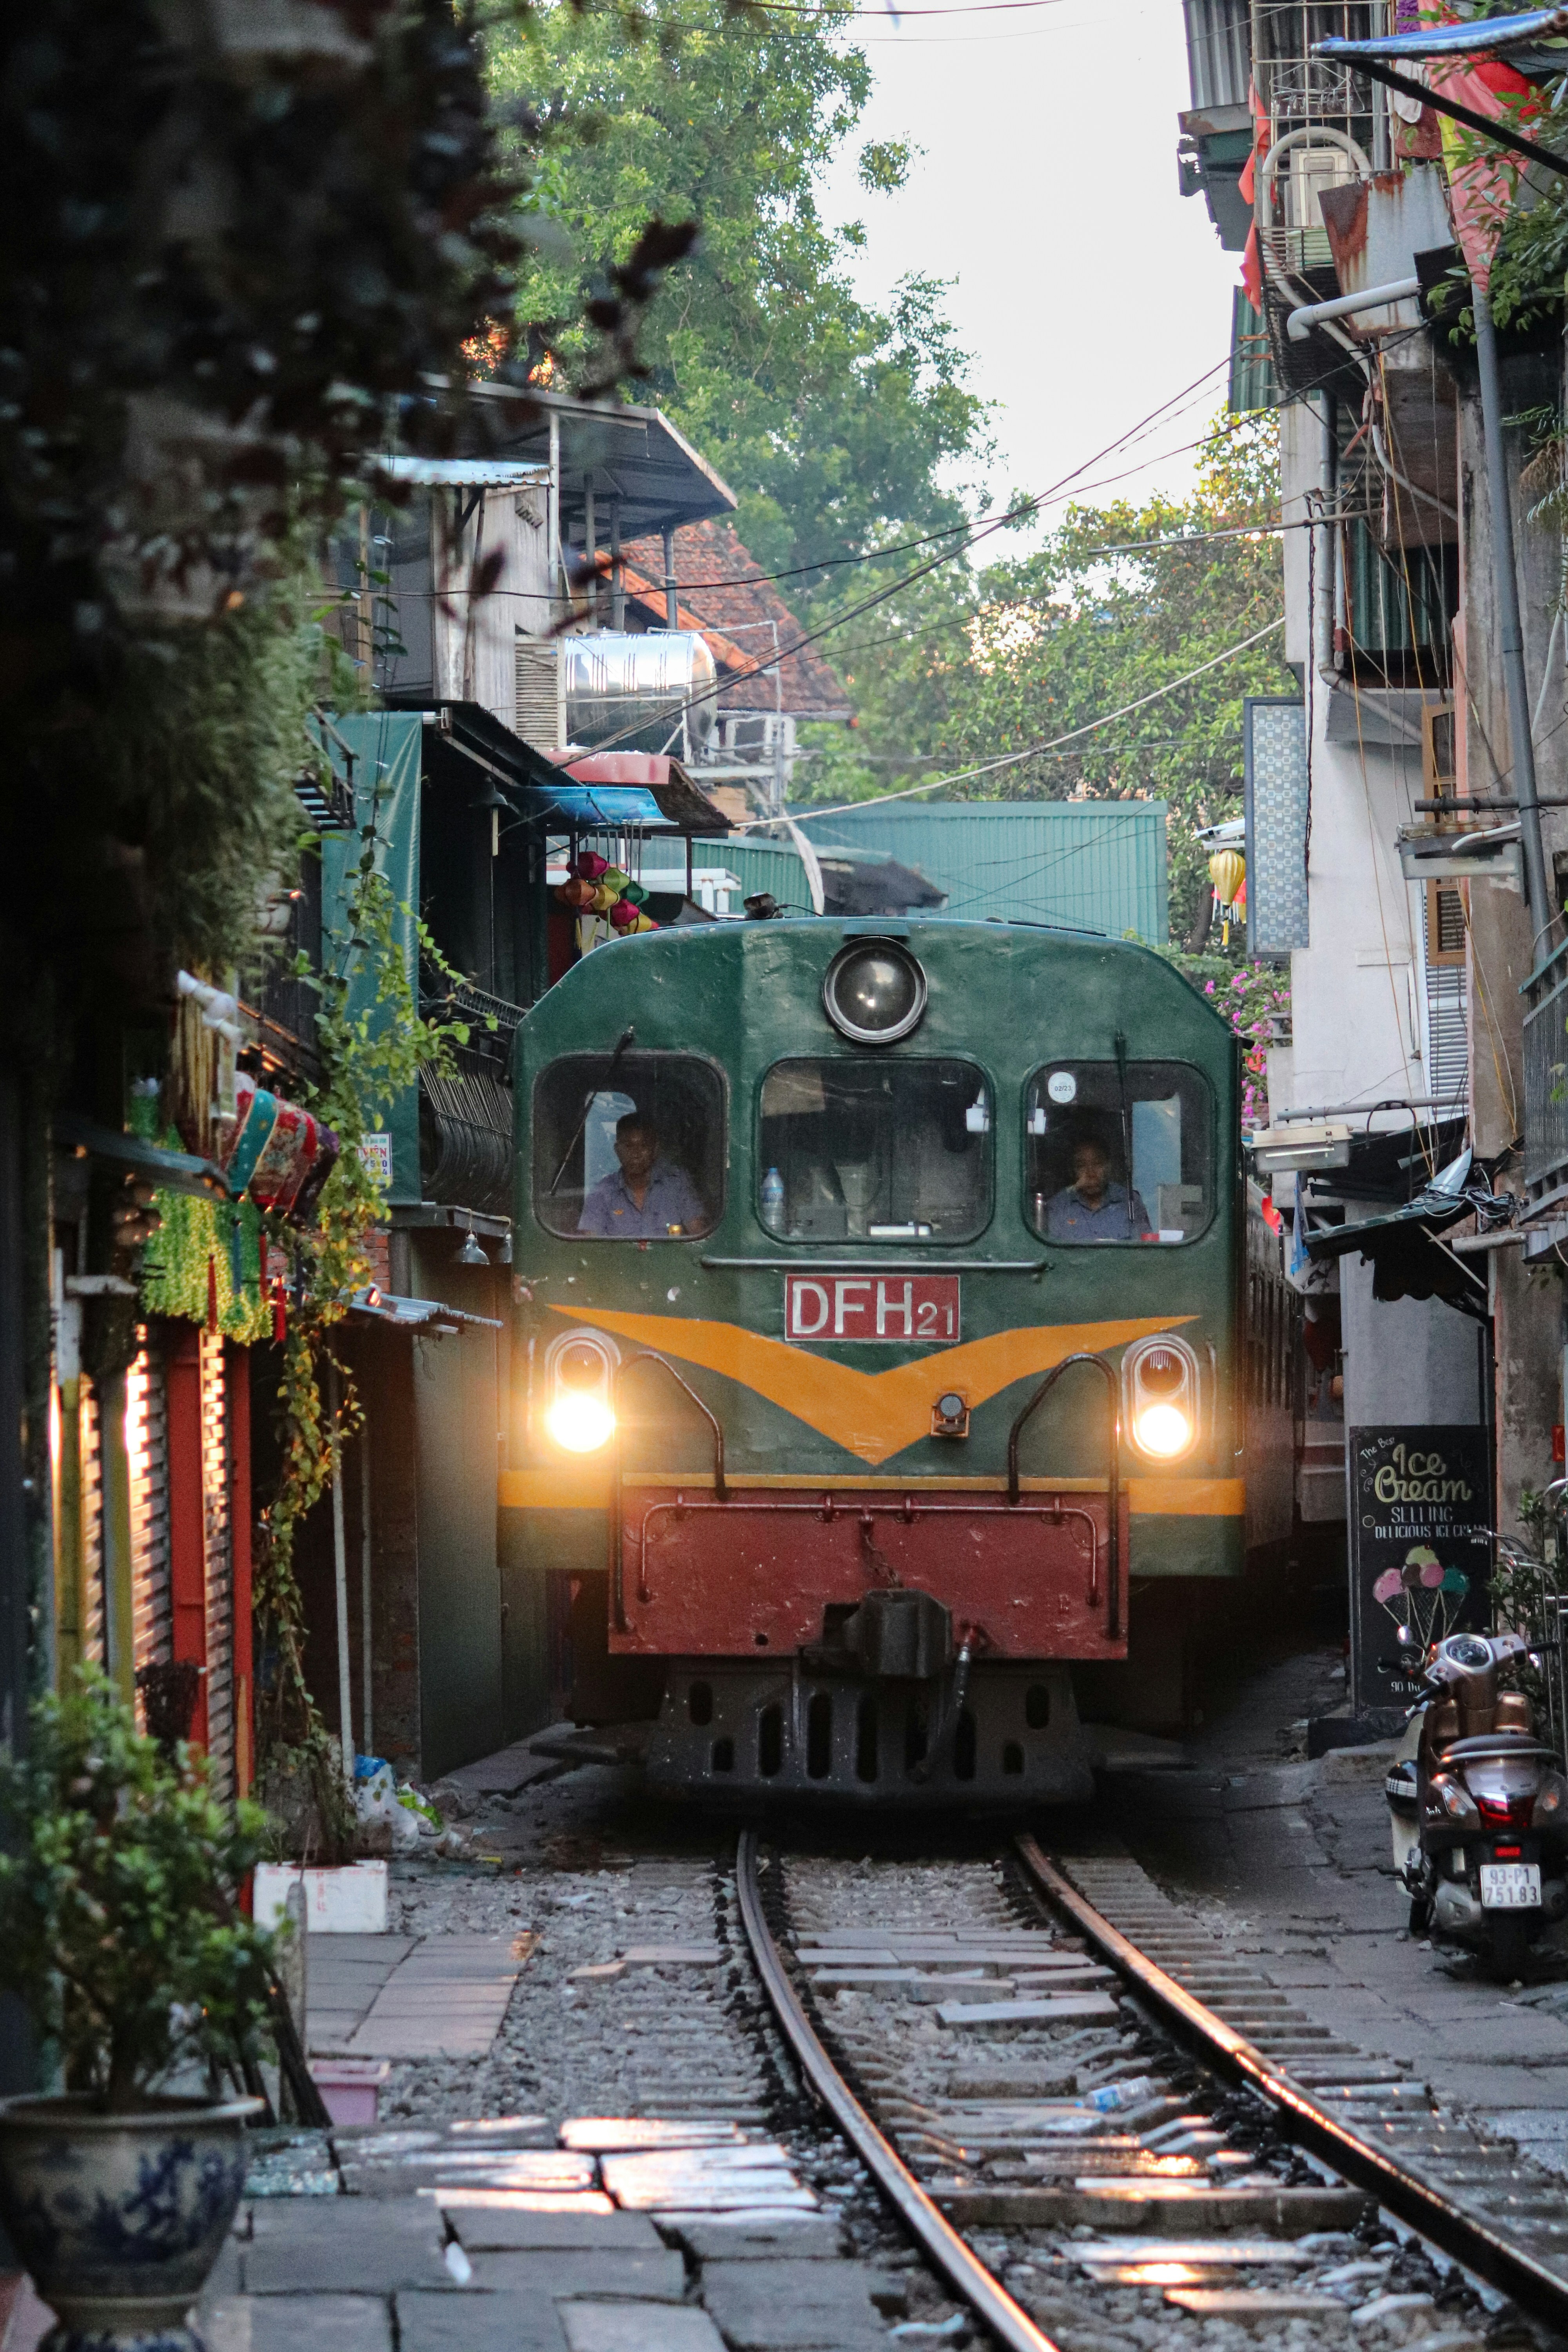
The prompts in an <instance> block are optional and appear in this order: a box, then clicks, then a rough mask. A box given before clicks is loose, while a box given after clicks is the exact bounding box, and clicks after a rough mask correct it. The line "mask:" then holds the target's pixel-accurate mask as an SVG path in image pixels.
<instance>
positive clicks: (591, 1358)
mask: <svg viewBox="0 0 1568 2352" xmlns="http://www.w3.org/2000/svg"><path fill="white" fill-rule="evenodd" d="M552 1370H553V1371H554V1374H555V1377H556V1380H557V1381H559V1382H560V1384H561V1386H562V1387H563V1389H595V1388H598V1387H600V1386H602V1384H603V1382H604V1379H605V1371H606V1370H607V1360H606V1359H605V1353H604V1350H603V1349H600V1348H595V1346H594V1345H593V1343H592V1342H591V1341H590V1340H587V1339H572V1340H569V1341H568V1342H567V1344H566V1346H565V1347H564V1348H563V1349H562V1350H561V1352H560V1354H559V1355H558V1356H557V1357H556V1359H555V1362H554V1365H553V1366H552Z"/></svg>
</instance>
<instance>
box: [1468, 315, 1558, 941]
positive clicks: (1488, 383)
mask: <svg viewBox="0 0 1568 2352" xmlns="http://www.w3.org/2000/svg"><path fill="white" fill-rule="evenodd" d="M1471 302H1472V307H1473V309H1474V312H1475V320H1476V359H1477V361H1478V362H1479V370H1480V384H1481V431H1482V434H1483V436H1484V437H1485V440H1486V459H1487V503H1488V505H1489V507H1490V509H1491V523H1492V571H1493V573H1494V575H1495V577H1496V582H1497V591H1496V593H1497V607H1498V634H1499V635H1500V638H1501V640H1502V674H1503V685H1504V688H1505V689H1506V692H1507V695H1508V730H1509V739H1510V742H1511V744H1512V746H1513V787H1514V794H1515V797H1516V799H1517V800H1518V803H1519V833H1520V842H1521V846H1522V848H1523V851H1524V881H1525V887H1526V889H1527V890H1528V891H1529V893H1530V908H1531V915H1532V917H1533V919H1534V923H1535V941H1536V943H1539V941H1540V940H1541V938H1542V934H1543V933H1544V932H1546V931H1548V930H1550V929H1551V928H1552V922H1553V920H1554V915H1553V910H1552V892H1551V888H1550V887H1549V883H1548V878H1547V872H1546V850H1545V846H1544V845H1543V843H1542V838H1541V803H1540V801H1539V799H1538V798H1537V796H1536V789H1535V745H1534V742H1533V740H1532V739H1531V725H1530V694H1529V689H1528V688H1527V686H1526V683H1525V676H1524V633H1523V630H1522V628H1521V624H1520V614H1519V574H1518V572H1517V570H1516V568H1515V563H1514V546H1513V509H1512V507H1511V506H1510V502H1509V490H1508V467H1507V465H1506V463H1505V461H1504V456H1503V446H1502V390H1501V386H1500V383H1499V379H1498V359H1497V334H1496V331H1495V330H1494V328H1493V326H1492V306H1491V300H1490V298H1489V295H1488V294H1487V293H1485V292H1484V291H1483V289H1481V288H1480V287H1479V286H1472V288H1471ZM1534 961H1535V956H1534V948H1533V946H1532V948H1531V962H1532V963H1533V962H1534Z"/></svg>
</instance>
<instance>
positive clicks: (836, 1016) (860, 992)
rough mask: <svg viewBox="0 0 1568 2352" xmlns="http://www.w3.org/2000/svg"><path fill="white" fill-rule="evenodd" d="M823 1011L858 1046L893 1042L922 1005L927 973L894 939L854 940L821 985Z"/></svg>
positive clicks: (904, 1033)
mask: <svg viewBox="0 0 1568 2352" xmlns="http://www.w3.org/2000/svg"><path fill="white" fill-rule="evenodd" d="M822 1003H823V1009H824V1011H825V1012H826V1014H827V1017H828V1019H829V1020H830V1021H831V1022H832V1024H833V1025H834V1027H835V1028H836V1029H837V1031H838V1033H839V1034H840V1036H843V1037H847V1038H849V1039H851V1040H852V1042H853V1043H854V1044H855V1045H895V1044H896V1043H897V1042H898V1040H899V1039H900V1037H907V1036H908V1035H909V1034H910V1030H911V1029H913V1028H915V1027H916V1026H917V1025H918V1024H919V1021H920V1017H921V1013H923V1012H924V1011H925V1009H926V976H925V973H924V972H923V971H921V967H920V965H919V964H918V963H917V962H916V961H915V959H914V957H913V956H912V955H910V951H909V950H908V949H907V948H903V947H900V945H899V943H898V941H897V940H851V941H850V943H849V945H848V946H847V947H844V948H840V949H839V950H838V953H837V955H836V956H835V957H834V959H833V961H832V962H831V963H830V964H829V965H828V967H827V972H826V978H825V979H824V981H823V983H822Z"/></svg>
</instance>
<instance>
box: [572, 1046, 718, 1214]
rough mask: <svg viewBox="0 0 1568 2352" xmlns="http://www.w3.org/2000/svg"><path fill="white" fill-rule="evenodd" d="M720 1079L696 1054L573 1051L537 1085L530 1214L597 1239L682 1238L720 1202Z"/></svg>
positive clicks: (715, 1212)
mask: <svg viewBox="0 0 1568 2352" xmlns="http://www.w3.org/2000/svg"><path fill="white" fill-rule="evenodd" d="M724 1161H725V1136H724V1082H723V1080H722V1078H721V1076H720V1074H719V1072H718V1071H717V1070H716V1069H715V1068H714V1066H713V1065H712V1063H711V1062H705V1061H703V1060H702V1059H700V1056H699V1055H695V1054H636V1053H627V1054H622V1055H614V1054H568V1055H564V1056H563V1058H562V1059H561V1060H560V1061H558V1062H552V1064H551V1065H550V1067H549V1068H548V1069H547V1070H543V1071H542V1072H541V1073H540V1076H539V1078H538V1081H537V1083H536V1084H535V1087H534V1089H533V1213H534V1215H535V1216H536V1217H537V1218H538V1219H539V1222H540V1223H541V1224H542V1226H543V1227H544V1228H545V1230H546V1232H547V1233H552V1234H569V1235H571V1236H572V1237H573V1238H574V1239H579V1238H586V1239H588V1240H590V1241H635V1242H651V1241H659V1242H663V1241H683V1240H688V1239H690V1238H691V1237H693V1236H695V1235H699V1234H707V1233H711V1231H712V1230H713V1227H714V1226H715V1225H716V1224H717V1223H718V1222H719V1218H720V1216H721V1213H722V1210H723V1206H724Z"/></svg>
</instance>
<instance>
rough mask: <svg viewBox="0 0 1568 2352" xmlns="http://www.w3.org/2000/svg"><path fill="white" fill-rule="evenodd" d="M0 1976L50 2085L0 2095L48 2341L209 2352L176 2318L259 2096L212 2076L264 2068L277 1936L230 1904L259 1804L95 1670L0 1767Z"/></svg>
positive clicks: (56, 2346) (216, 2227)
mask: <svg viewBox="0 0 1568 2352" xmlns="http://www.w3.org/2000/svg"><path fill="white" fill-rule="evenodd" d="M0 1813H3V1814H4V1816H5V1836H4V1845H5V1851H3V1852H0V1984H3V1985H5V1986H6V1987H8V1988H9V1989H10V1990H12V1991H14V1992H15V1993H16V1994H17V1995H19V1996H20V1998H21V2000H23V2002H24V2003H25V2004H26V2009H27V2011H28V2012H29V2014H30V2016H31V2018H32V2022H33V2027H34V2032H35V2034H36V2036H37V2043H38V2048H39V2052H40V2055H41V2058H42V2061H43V2064H44V2068H45V2071H46V2074H49V2073H52V2074H53V2075H54V2076H55V2080H56V2084H57V2087H56V2088H54V2089H53V2090H51V2091H50V2092H48V2093H47V2094H45V2095H29V2096H26V2097H23V2098H13V2099H6V2100H4V2101H0V2218H3V2219H4V2221H5V2226H6V2228H7V2229H8V2230H9V2231H10V2233H11V2237H12V2240H13V2242H14V2243H15V2245H16V2251H17V2252H18V2254H19V2255H20V2256H21V2259H22V2261H23V2262H24V2263H26V2267H27V2269H28V2270H29V2271H30V2272H31V2273H32V2276H33V2280H34V2284H36V2286H37V2290H38V2293H39V2294H40V2295H42V2296H43V2298H44V2300H45V2301H46V2302H47V2303H48V2304H50V2305H52V2306H53V2307H54V2309H55V2310H56V2312H57V2313H58V2315H59V2318H60V2322H61V2325H60V2326H59V2327H58V2328H57V2329H56V2330H55V2331H54V2332H53V2334H52V2335H51V2336H49V2338H48V2344H49V2347H50V2352H88V2347H89V2346H90V2347H91V2352H110V2347H127V2352H129V2347H142V2352H153V2347H157V2352H175V2347H193V2352H200V2338H199V2337H198V2336H195V2335H194V2334H193V2333H192V2332H191V2330H190V2328H189V2326H187V2324H186V2315H187V2313H188V2312H189V2310H190V2308H191V2305H193V2304H194V2303H195V2300H196V2297H197V2296H198V2294H200V2293H201V2290H202V2287H203V2285H204V2284H205V2280H206V2277H207V2273H208V2272H209V2271H210V2270H211V2269H212V2266H213V2264H214V2263H215V2262H216V2259H217V2256H218V2253H219V2252H220V2250H221V2248H222V2246H223V2242H224V2240H225V2238H226V2235H227V2232H228V2229H229V2225H230V2223H231V2222H232V2221H233V2219H234V2214H235V2210H236V2208H237V2205H238V2202H239V2198H240V2193H241V2191H242V2189H243V2188H244V2185H245V2171H246V2146H245V2125H246V2119H247V2116H250V2115H252V2114H253V2113H255V2112H256V2111H257V2110H258V2107H259V2105H260V2102H259V2101H258V2100H257V2099H254V2098H247V2097H225V2096H220V2095H216V2094H217V2093H218V2091H219V2088H220V2084H221V2074H220V2068H221V2067H228V2068H232V2067H234V2065H235V2064H236V2063H238V2062H242V2061H243V2062H245V2063H247V2065H248V2068H249V2071H250V2072H251V2074H254V2047H253V2037H254V2035H255V2032H256V2029H257V2028H258V2025H259V2024H260V2023H261V2021H262V2020H263V2018H264V2017H265V2016H266V2015H267V2012H268V1988H269V1985H270V1983H271V1980H272V1974H273V1961H272V1954H271V1938H270V1937H268V1936H267V1935H265V1934H264V1933H262V1932H261V1930H259V1929H258V1928H257V1927H254V1926H253V1925H252V1924H251V1922H250V1921H249V1920H247V1919H246V1918H244V1917H242V1916H240V1915H239V1912H238V1909H237V1895H238V1890H239V1887H240V1885H241V1884H242V1882H243V1880H244V1878H245V1876H246V1874H247V1872H248V1871H249V1869H250V1868H251V1866H252V1864H253V1863H254V1861H255V1859H256V1856H257V1853H258V1851H259V1848H260V1843H261V1831H262V1828H263V1825H264V1821H265V1816H264V1815H263V1814H262V1813H261V1812H260V1811H259V1810H258V1808H256V1807H254V1806H251V1805H248V1804H242V1805H240V1806H238V1807H237V1808H236V1810H235V1811H234V1812H233V1814H231V1813H230V1812H229V1811H228V1810H227V1809H226V1807H225V1806H223V1805H221V1804H220V1803H219V1802H218V1801H217V1800H216V1798H215V1797H214V1795H213V1793H212V1790H211V1789H210V1787H209V1785H208V1780H207V1769H206V1759H205V1757H202V1756H200V1755H197V1754H195V1753H194V1752H193V1751H192V1750H191V1749H190V1748H187V1747H185V1746H184V1744H183V1743H182V1744H181V1745H180V1746H179V1747H177V1748H175V1749H174V1753H173V1755H172V1756H166V1755H165V1754H164V1753H163V1751H162V1750H161V1749H160V1748H159V1746H158V1743H157V1742H156V1741H155V1740H153V1739H150V1738H144V1737H143V1736H142V1734H140V1733H139V1732H138V1731H137V1729H136V1726H135V1721H134V1718H133V1717H132V1713H131V1710H130V1709H129V1708H128V1707H127V1706H125V1704H124V1702H123V1701H122V1700H121V1697H120V1696H119V1695H118V1693H117V1692H116V1691H115V1690H114V1688H113V1686H112V1685H110V1683H108V1682H107V1681H105V1679H104V1678H103V1677H102V1676H101V1675H95V1674H88V1673H83V1674H79V1675H77V1676H76V1677H75V1678H74V1680H73V1682H72V1684H71V1686H70V1688H69V1689H68V1691H67V1693H66V1695H65V1696H63V1697H60V1698H58V1699H57V1698H47V1699H45V1700H43V1701H42V1702H41V1703H40V1704H39V1705H38V1706H37V1707H36V1708H35V1709H34V1711H33V1716H32V1721H31V1730H30V1738H29V1744H28V1748H27V1752H26V1755H25V1756H22V1757H18V1758H11V1759H5V1760H3V1761H0ZM196 2085H200V2086H201V2087H202V2088H203V2089H205V2093H206V2095H205V2096H203V2095H195V2096H193V2095H190V2091H191V2089H192V2088H194V2087H195V2086H196ZM182 2089H183V2091H184V2095H182Z"/></svg>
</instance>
